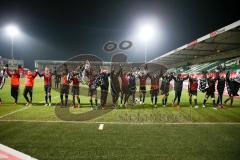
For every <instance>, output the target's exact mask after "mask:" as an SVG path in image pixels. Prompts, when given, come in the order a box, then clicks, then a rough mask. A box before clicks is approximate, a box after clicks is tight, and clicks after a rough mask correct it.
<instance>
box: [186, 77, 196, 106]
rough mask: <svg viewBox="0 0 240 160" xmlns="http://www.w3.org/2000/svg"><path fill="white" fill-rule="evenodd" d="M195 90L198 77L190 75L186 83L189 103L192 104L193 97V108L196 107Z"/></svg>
mask: <svg viewBox="0 0 240 160" xmlns="http://www.w3.org/2000/svg"><path fill="white" fill-rule="evenodd" d="M197 90H198V79H197V77H196V75H190V76H189V83H188V94H189V103H190V105H191V106H192V99H193V100H194V107H195V108H198V103H197Z"/></svg>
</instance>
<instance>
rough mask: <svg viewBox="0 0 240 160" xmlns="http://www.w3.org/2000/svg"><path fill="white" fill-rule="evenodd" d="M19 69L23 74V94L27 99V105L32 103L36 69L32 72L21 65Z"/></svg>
mask: <svg viewBox="0 0 240 160" xmlns="http://www.w3.org/2000/svg"><path fill="white" fill-rule="evenodd" d="M20 70H21V71H22V73H23V74H24V76H25V83H24V85H25V88H24V92H23V96H24V98H25V99H26V101H27V104H26V106H29V105H31V104H32V97H33V86H34V79H35V77H36V76H37V75H38V74H37V70H36V71H34V72H33V73H32V72H31V71H30V70H28V71H25V70H24V69H23V67H21V68H20ZM28 94H29V96H30V99H29V98H28Z"/></svg>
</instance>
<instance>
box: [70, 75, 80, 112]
mask: <svg viewBox="0 0 240 160" xmlns="http://www.w3.org/2000/svg"><path fill="white" fill-rule="evenodd" d="M69 81H70V82H72V96H73V107H74V108H76V107H77V108H80V97H79V91H80V87H79V85H80V82H81V76H80V74H79V73H77V72H76V71H73V73H72V75H71V76H70V77H69ZM75 98H77V102H78V105H77V106H76V105H75Z"/></svg>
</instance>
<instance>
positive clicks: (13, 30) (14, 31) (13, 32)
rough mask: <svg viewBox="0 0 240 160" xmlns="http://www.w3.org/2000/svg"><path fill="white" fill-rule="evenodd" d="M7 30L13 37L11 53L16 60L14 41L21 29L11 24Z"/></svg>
mask: <svg viewBox="0 0 240 160" xmlns="http://www.w3.org/2000/svg"><path fill="white" fill-rule="evenodd" d="M6 31H7V34H8V35H9V36H10V38H11V45H12V48H11V55H12V60H14V56H13V43H14V38H15V36H17V35H18V34H19V29H18V27H17V26H15V25H9V26H7V27H6Z"/></svg>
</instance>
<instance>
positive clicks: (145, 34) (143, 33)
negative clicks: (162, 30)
mask: <svg viewBox="0 0 240 160" xmlns="http://www.w3.org/2000/svg"><path fill="white" fill-rule="evenodd" d="M153 35H154V29H153V26H152V25H149V24H146V25H143V26H142V27H141V28H140V30H139V38H141V39H142V40H144V41H148V40H149V39H151V38H152V37H153Z"/></svg>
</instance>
